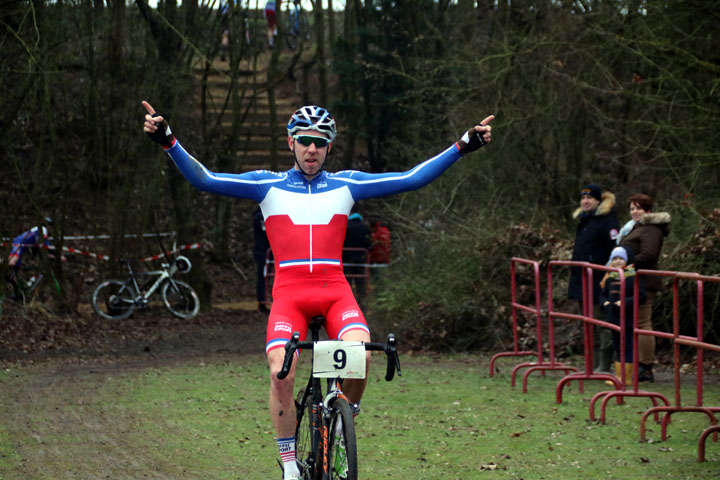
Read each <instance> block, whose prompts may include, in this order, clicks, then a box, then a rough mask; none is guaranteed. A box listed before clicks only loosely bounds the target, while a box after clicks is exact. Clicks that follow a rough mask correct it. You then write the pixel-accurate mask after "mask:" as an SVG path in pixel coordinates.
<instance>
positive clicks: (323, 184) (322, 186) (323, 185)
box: [317, 182, 328, 188]
mask: <svg viewBox="0 0 720 480" xmlns="http://www.w3.org/2000/svg"><path fill="white" fill-rule="evenodd" d="M327 186H328V184H327V182H322V183H318V184H317V188H327Z"/></svg>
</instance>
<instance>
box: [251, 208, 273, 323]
mask: <svg viewBox="0 0 720 480" xmlns="http://www.w3.org/2000/svg"><path fill="white" fill-rule="evenodd" d="M253 239H254V243H253V258H254V259H255V266H256V275H255V298H257V301H258V312H261V313H268V312H269V311H270V310H268V308H267V292H266V291H265V290H266V289H265V286H266V284H265V273H266V268H267V260H268V258H272V256H270V257H268V249H269V248H270V242H269V241H268V237H267V232H266V231H265V219H264V218H263V214H262V210H260V207H258V208H257V209H256V210H255V213H253Z"/></svg>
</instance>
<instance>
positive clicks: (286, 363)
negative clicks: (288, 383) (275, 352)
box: [277, 332, 300, 380]
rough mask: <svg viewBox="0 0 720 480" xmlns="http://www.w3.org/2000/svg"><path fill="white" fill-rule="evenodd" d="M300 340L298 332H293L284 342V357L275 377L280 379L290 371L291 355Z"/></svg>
mask: <svg viewBox="0 0 720 480" xmlns="http://www.w3.org/2000/svg"><path fill="white" fill-rule="evenodd" d="M299 342H300V333H298V332H293V334H292V337H290V341H289V342H287V343H285V358H284V359H283V365H282V368H281V369H280V371H279V372H278V373H277V378H278V379H280V380H282V379H284V378H285V377H287V376H288V374H289V373H290V367H291V366H292V357H293V354H294V353H295V350H297V346H298V343H299Z"/></svg>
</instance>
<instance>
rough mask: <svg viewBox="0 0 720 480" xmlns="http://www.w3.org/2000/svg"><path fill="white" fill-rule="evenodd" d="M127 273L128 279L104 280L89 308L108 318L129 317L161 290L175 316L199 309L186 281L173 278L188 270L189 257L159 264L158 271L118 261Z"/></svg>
mask: <svg viewBox="0 0 720 480" xmlns="http://www.w3.org/2000/svg"><path fill="white" fill-rule="evenodd" d="M120 262H121V263H123V264H124V265H125V267H126V268H127V271H128V273H129V277H128V279H127V280H106V281H104V282H102V283H101V284H100V285H98V287H97V288H96V289H95V291H94V292H93V295H92V307H93V310H95V313H97V314H98V315H100V316H101V317H102V318H106V319H108V320H122V319H124V318H128V317H129V316H130V315H132V313H133V312H134V311H135V310H136V309H145V308H148V307H149V306H150V299H151V297H152V296H153V295H154V294H155V293H157V292H160V296H161V298H162V302H163V304H164V305H165V308H167V309H168V310H169V311H170V313H172V314H173V315H175V316H176V317H178V318H192V317H194V316H195V315H197V313H198V311H199V310H200V300H199V298H198V296H197V293H195V290H193V288H192V287H191V286H190V285H188V284H187V283H185V282H183V281H181V280H176V279H175V278H174V276H175V275H176V274H177V273H188V272H189V271H190V269H191V268H192V264H191V263H190V260H188V259H187V258H186V257H183V256H182V255H180V256H177V257H175V258H174V259H173V260H172V261H171V262H170V263H162V264H161V267H162V268H161V269H160V270H154V271H149V272H136V271H135V270H133V268H132V265H131V262H130V261H129V260H120Z"/></svg>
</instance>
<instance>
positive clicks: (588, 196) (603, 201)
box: [568, 183, 620, 372]
mask: <svg viewBox="0 0 720 480" xmlns="http://www.w3.org/2000/svg"><path fill="white" fill-rule="evenodd" d="M579 193H580V195H579V197H580V206H579V207H578V208H577V209H576V210H575V211H574V212H573V218H574V219H575V220H576V221H577V227H576V230H575V244H574V245H573V253H572V260H573V261H577V262H589V263H594V264H596V265H605V264H606V263H607V261H608V259H609V258H610V252H611V251H612V249H613V248H614V247H615V245H616V239H617V235H618V230H619V229H620V222H619V221H618V217H617V213H616V212H615V195H614V194H613V193H611V192H608V191H605V192H603V191H602V189H601V188H600V187H599V186H598V185H596V184H594V183H588V184H585V185H583V186H582V188H581V189H580V192H579ZM601 277H602V275H600V274H599V272H598V274H597V275H593V311H592V313H593V316H594V317H595V318H600V314H601V312H600V308H599V295H600V278H601ZM568 298H570V299H571V300H575V301H576V302H578V303H577V307H578V312H579V313H582V312H583V305H582V301H583V292H582V271H581V268H580V267H571V269H570V283H569V285H568ZM594 338H595V342H596V346H595V358H594V365H595V367H596V370H597V371H600V372H609V371H610V368H611V365H612V362H613V357H614V354H615V351H614V348H613V342H612V332H611V331H610V330H608V329H607V328H601V327H598V328H597V329H596V335H595V336H594Z"/></svg>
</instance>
